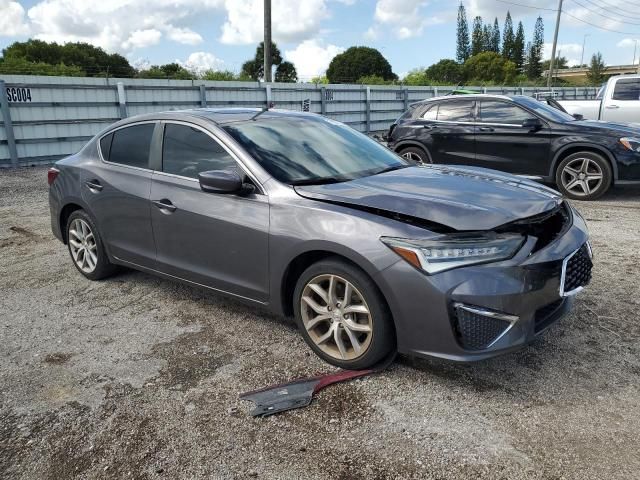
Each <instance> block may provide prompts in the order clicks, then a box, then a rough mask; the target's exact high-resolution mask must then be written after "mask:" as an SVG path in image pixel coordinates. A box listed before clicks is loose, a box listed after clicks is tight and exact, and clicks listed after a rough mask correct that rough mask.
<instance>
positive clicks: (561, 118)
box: [513, 96, 575, 122]
mask: <svg viewBox="0 0 640 480" xmlns="http://www.w3.org/2000/svg"><path fill="white" fill-rule="evenodd" d="M513 100H514V101H515V102H516V103H518V104H520V105H522V106H523V107H527V108H528V109H529V110H533V111H534V112H536V113H537V114H538V115H540V116H541V117H542V118H545V119H547V120H551V121H554V122H573V121H575V118H574V117H573V116H571V115H569V114H568V113H565V112H562V111H560V110H558V109H557V108H553V107H552V106H550V105H547V104H546V103H543V102H540V101H538V100H536V99H534V98H531V97H523V96H518V97H513Z"/></svg>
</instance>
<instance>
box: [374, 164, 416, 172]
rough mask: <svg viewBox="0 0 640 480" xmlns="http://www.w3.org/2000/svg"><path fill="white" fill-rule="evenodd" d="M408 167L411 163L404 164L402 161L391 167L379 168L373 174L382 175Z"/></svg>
mask: <svg viewBox="0 0 640 480" xmlns="http://www.w3.org/2000/svg"><path fill="white" fill-rule="evenodd" d="M407 167H409V165H404V164H402V163H401V164H399V165H392V166H391V167H387V168H383V169H382V170H379V171H377V172H375V173H373V174H372V175H380V174H381V173H387V172H393V171H394V170H400V169H401V168H407Z"/></svg>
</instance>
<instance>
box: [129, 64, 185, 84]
mask: <svg viewBox="0 0 640 480" xmlns="http://www.w3.org/2000/svg"><path fill="white" fill-rule="evenodd" d="M137 76H138V77H139V78H170V79H174V80H193V79H195V78H197V75H196V74H195V73H193V72H190V71H189V70H187V69H186V68H184V67H183V66H181V65H179V64H177V63H167V64H165V65H152V66H151V67H149V68H148V69H146V70H140V71H139V72H138V74H137Z"/></svg>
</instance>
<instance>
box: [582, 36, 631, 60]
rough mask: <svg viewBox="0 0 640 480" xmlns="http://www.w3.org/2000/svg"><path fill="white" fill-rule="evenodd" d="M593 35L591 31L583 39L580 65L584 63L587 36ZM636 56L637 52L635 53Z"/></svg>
mask: <svg viewBox="0 0 640 480" xmlns="http://www.w3.org/2000/svg"><path fill="white" fill-rule="evenodd" d="M589 35H591V34H590V33H585V34H584V38H583V39H582V55H580V66H581V67H582V65H584V44H585V42H586V41H587V37H588V36H589ZM633 56H634V58H635V53H634V54H633Z"/></svg>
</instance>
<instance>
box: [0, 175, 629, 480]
mask: <svg viewBox="0 0 640 480" xmlns="http://www.w3.org/2000/svg"><path fill="white" fill-rule="evenodd" d="M45 177H46V173H45V169H43V168H34V169H21V170H16V171H0V291H1V292H2V295H0V478H3V479H4V478H38V479H41V478H44V479H47V478H49V479H71V478H145V479H146V478H148V479H153V478H212V477H213V478H248V477H257V478H283V479H292V478H304V479H312V478H329V479H356V478H367V479H378V478H380V479H383V478H385V479H386V478H402V479H405V478H427V479H444V478H460V479H469V478H490V479H517V478H533V479H561V478H562V479H604V478H606V479H607V480H611V479H620V478H638V472H640V451H639V448H638V447H639V445H638V444H639V442H638V440H639V438H640V437H639V432H640V413H639V407H640V382H639V380H640V341H639V340H640V328H639V326H638V320H637V315H636V312H637V310H638V306H639V303H640V267H639V266H638V265H639V264H640V254H639V253H638V247H639V246H640V229H639V225H640V202H639V201H640V187H638V186H624V187H619V188H617V189H616V190H615V191H614V192H613V193H611V194H609V195H607V196H606V197H604V199H602V200H600V201H597V202H593V203H580V204H579V205H578V208H579V209H580V211H581V212H582V213H583V214H584V216H585V217H586V218H587V220H588V223H589V225H590V228H591V234H592V239H593V245H594V250H595V253H596V260H595V272H594V278H593V282H592V284H591V286H590V287H589V288H588V289H586V291H585V292H583V293H582V294H581V295H579V297H578V300H577V302H576V308H575V310H574V312H573V313H572V314H571V315H569V316H568V317H566V318H565V319H564V320H562V321H561V322H560V323H558V324H557V325H555V326H554V327H553V328H551V330H550V331H548V332H547V334H546V335H545V336H543V337H542V338H540V339H539V340H538V341H536V342H535V343H534V344H532V345H531V346H529V347H527V348H525V349H524V350H522V351H520V352H518V353H515V354H510V355H507V356H503V357H500V358H497V359H493V360H490V361H485V362H481V363H476V364H470V365H465V364H452V363H446V362H442V361H425V360H414V359H409V358H400V359H399V360H398V361H397V362H396V363H395V364H394V365H393V366H392V367H391V368H390V369H389V370H387V371H385V372H384V373H382V374H379V375H377V376H371V377H368V378H364V379H360V380H356V381H352V382H350V383H345V384H341V385H337V386H334V387H331V388H329V389H327V390H325V391H323V392H322V393H321V394H320V395H319V396H318V397H317V399H316V400H315V401H314V402H313V404H312V405H311V406H310V407H308V408H306V409H301V410H297V411H292V412H288V413H285V414H282V415H277V416H274V417H269V418H266V419H254V418H251V417H250V416H249V415H248V412H249V410H250V408H251V404H250V403H247V402H243V401H240V400H239V399H238V393H240V392H243V391H247V390H251V389H255V388H258V387H262V386H266V385H269V384H271V383H274V382H280V381H285V380H288V379H292V378H296V377H299V376H303V375H308V374H313V373H317V372H318V371H322V372H327V371H330V370H331V368H330V367H328V366H327V365H326V364H323V363H322V362H321V361H320V360H319V359H317V358H316V357H315V356H313V355H310V354H309V350H308V348H307V347H306V345H305V344H304V343H303V341H302V339H301V338H300V337H299V335H298V334H297V333H296V330H295V328H294V327H293V326H292V325H291V324H290V323H288V322H287V321H285V320H282V319H280V318H276V317H273V316H270V315H265V314H264V313H263V312H260V311H257V310H255V309H253V308H250V307H247V306H244V305H242V304H239V303H237V302H235V301H233V300H229V299H225V298H221V297H218V296H214V295H212V294H209V293H206V292H203V291H200V290H197V289H194V288H190V287H186V286H182V285H178V284H175V283H171V282H168V281H164V280H160V279H158V278H155V277H152V276H149V275H146V274H142V273H137V272H124V273H122V274H120V275H118V276H116V277H113V278H111V279H109V280H106V281H102V282H89V281H87V280H85V279H84V278H83V277H81V276H80V275H79V274H78V273H77V272H76V270H75V269H74V267H73V266H72V264H71V261H70V259H69V258H68V253H67V251H66V249H65V247H64V246H63V245H62V244H60V243H59V242H58V241H57V240H55V239H54V238H53V236H52V234H51V232H50V228H49V211H48V204H47V186H46V178H45Z"/></svg>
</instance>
